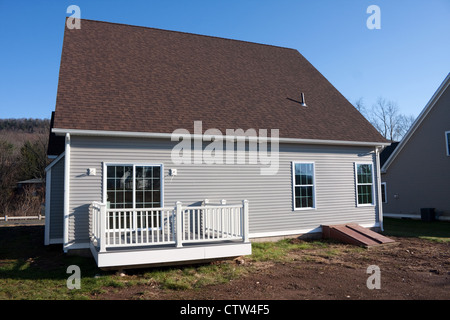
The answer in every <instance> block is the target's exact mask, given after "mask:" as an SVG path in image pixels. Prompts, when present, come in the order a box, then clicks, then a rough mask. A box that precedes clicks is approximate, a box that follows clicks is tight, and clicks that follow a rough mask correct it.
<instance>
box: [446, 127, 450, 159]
mask: <svg viewBox="0 0 450 320" xmlns="http://www.w3.org/2000/svg"><path fill="white" fill-rule="evenodd" d="M449 134H450V131H445V150H446V151H447V156H448V157H450V147H449V146H448V144H449V143H450V141H448V136H449Z"/></svg>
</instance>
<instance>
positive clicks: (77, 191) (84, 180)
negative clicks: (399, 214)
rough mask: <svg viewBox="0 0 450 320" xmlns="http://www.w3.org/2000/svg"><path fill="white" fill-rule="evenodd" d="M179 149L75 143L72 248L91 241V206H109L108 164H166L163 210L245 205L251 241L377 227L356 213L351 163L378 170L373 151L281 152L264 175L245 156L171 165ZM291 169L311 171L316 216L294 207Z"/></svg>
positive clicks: (103, 140) (145, 142)
mask: <svg viewBox="0 0 450 320" xmlns="http://www.w3.org/2000/svg"><path fill="white" fill-rule="evenodd" d="M177 143H178V142H172V141H168V140H163V139H145V138H117V137H115V138H108V137H94V136H92V137H81V136H75V135H74V136H72V143H71V173H70V210H69V213H70V218H69V220H70V222H69V240H70V241H74V240H76V242H86V243H87V242H88V241H89V236H88V230H89V215H88V208H89V204H90V203H92V201H102V199H104V197H103V192H104V191H103V188H104V187H103V165H102V164H103V163H123V164H137V163H144V164H148V163H150V164H163V165H164V166H163V172H161V176H162V177H165V179H163V185H162V187H163V190H164V195H163V199H162V200H163V201H164V206H174V205H175V203H176V201H181V202H182V203H183V205H201V203H202V201H203V200H205V199H209V200H210V202H211V203H213V204H218V203H220V200H222V199H224V200H226V201H227V204H234V203H241V202H242V200H244V199H247V200H248V201H249V220H250V236H251V237H257V236H266V235H267V236H268V235H280V234H294V233H302V232H303V231H304V232H307V231H308V230H313V229H317V228H319V227H320V226H321V225H322V224H339V223H345V222H350V221H351V222H356V223H360V224H363V225H375V224H376V223H377V222H378V221H377V218H376V217H377V212H378V208H377V206H370V207H357V206H355V202H356V198H355V197H356V194H355V171H354V170H355V169H354V163H355V162H356V161H364V162H367V163H374V161H375V154H374V149H373V148H370V147H350V146H323V145H322V146H320V145H298V144H280V146H279V168H278V173H277V174H275V175H261V174H260V173H261V172H260V169H261V165H260V164H249V161H248V153H246V162H245V164H239V165H238V164H234V165H231V164H220V165H219V164H212V165H197V164H174V163H173V162H172V160H171V151H172V148H173V147H174V146H175V145H176V144H177ZM206 145H207V144H206ZM292 161H298V162H308V163H314V172H315V175H314V186H315V194H314V195H315V201H314V202H315V209H314V210H301V211H296V210H295V209H294V207H293V203H292V199H293V183H292V177H293V171H292V170H293V169H292ZM375 167H376V166H375V165H374V166H373V168H375ZM88 168H95V169H96V172H97V174H96V175H86V170H87V169H88ZM170 169H177V171H178V174H177V175H176V176H169V170H170ZM375 189H376V188H375ZM375 191H376V190H375ZM374 196H375V195H374ZM374 203H377V202H374ZM319 231H320V230H319Z"/></svg>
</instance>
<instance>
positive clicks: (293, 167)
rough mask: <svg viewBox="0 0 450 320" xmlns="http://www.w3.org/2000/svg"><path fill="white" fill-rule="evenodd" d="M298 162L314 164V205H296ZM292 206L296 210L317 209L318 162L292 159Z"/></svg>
mask: <svg viewBox="0 0 450 320" xmlns="http://www.w3.org/2000/svg"><path fill="white" fill-rule="evenodd" d="M297 163H307V164H312V165H313V184H312V187H313V206H312V207H307V208H296V207H295V164H297ZM291 167H292V208H293V210H294V211H305V210H316V209H317V206H316V163H315V162H314V161H292V165H291Z"/></svg>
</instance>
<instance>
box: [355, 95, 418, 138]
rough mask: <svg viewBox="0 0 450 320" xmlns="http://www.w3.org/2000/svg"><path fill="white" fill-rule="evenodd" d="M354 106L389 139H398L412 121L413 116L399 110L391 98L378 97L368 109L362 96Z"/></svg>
mask: <svg viewBox="0 0 450 320" xmlns="http://www.w3.org/2000/svg"><path fill="white" fill-rule="evenodd" d="M354 105H355V108H356V109H358V110H359V111H360V112H361V114H362V115H363V116H365V117H366V118H367V120H369V122H370V123H371V124H372V125H373V126H374V127H375V129H377V130H378V132H380V133H381V134H382V135H383V137H385V138H386V139H388V140H390V141H399V140H400V139H401V138H402V137H403V136H404V135H405V133H406V132H407V131H408V129H409V127H410V126H411V124H412V123H413V122H414V117H413V116H411V115H409V116H406V115H403V114H401V113H400V112H399V107H398V104H397V103H396V102H394V101H391V100H386V99H385V98H383V97H379V98H378V99H377V102H376V103H375V104H374V105H373V106H372V108H371V109H370V110H368V109H367V108H366V107H365V105H364V102H363V99H362V98H359V99H358V100H356V101H355V104H354Z"/></svg>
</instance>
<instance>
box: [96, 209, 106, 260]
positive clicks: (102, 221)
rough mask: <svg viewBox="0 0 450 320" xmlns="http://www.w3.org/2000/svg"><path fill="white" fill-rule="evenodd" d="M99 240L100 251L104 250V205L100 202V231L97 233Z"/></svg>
mask: <svg viewBox="0 0 450 320" xmlns="http://www.w3.org/2000/svg"><path fill="white" fill-rule="evenodd" d="M98 238H99V240H100V252H105V251H106V205H105V204H103V203H102V204H100V233H99V235H98Z"/></svg>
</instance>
